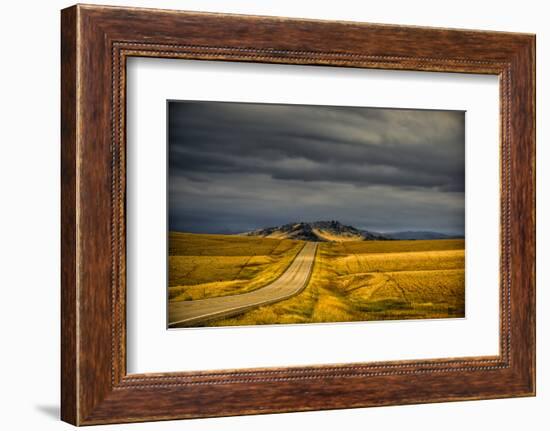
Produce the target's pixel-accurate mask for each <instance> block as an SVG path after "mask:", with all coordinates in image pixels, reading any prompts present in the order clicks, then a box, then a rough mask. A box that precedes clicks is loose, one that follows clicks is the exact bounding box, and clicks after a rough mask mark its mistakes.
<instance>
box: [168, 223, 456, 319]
mask: <svg viewBox="0 0 550 431" xmlns="http://www.w3.org/2000/svg"><path fill="white" fill-rule="evenodd" d="M302 245H303V242H301V241H295V240H288V239H271V238H263V239H262V238H255V237H239V236H229V235H194V234H182V233H171V234H170V246H169V247H170V253H169V254H170V256H169V259H170V263H169V265H170V267H169V298H170V300H174V301H182V300H194V299H202V298H207V297H213V296H222V295H231V294H236V293H243V292H247V291H251V290H253V289H257V288H259V287H262V286H265V285H266V284H268V283H270V282H271V281H273V280H274V279H276V278H277V277H278V276H279V275H280V274H282V273H283V272H284V270H285V269H286V268H287V267H288V265H289V264H290V263H291V261H292V259H293V258H294V256H295V255H296V254H297V253H298V251H299V250H300V249H301V247H302ZM464 286H465V285H464V240H417V241H347V242H339V243H336V242H325V243H320V244H319V250H318V252H317V257H316V260H315V264H314V267H313V274H312V276H311V279H310V281H309V284H308V285H307V287H306V288H305V289H304V290H303V291H302V292H301V293H300V294H298V295H296V296H294V297H292V298H290V299H287V300H284V301H281V302H278V303H275V304H272V305H266V306H262V307H258V308H256V309H253V310H251V311H248V312H245V313H243V314H241V315H238V316H236V317H232V318H227V319H222V320H217V321H212V322H210V323H207V324H206V325H207V326H232V325H258V324H291V323H319V322H350V321H366V320H392V319H393V320H396V319H427V318H450V317H463V316H464Z"/></svg>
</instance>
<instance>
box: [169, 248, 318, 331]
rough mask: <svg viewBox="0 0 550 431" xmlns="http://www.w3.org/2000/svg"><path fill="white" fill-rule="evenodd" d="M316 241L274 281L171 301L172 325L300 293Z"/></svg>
mask: <svg viewBox="0 0 550 431" xmlns="http://www.w3.org/2000/svg"><path fill="white" fill-rule="evenodd" d="M316 251H317V243H315V242H307V243H306V244H305V245H304V248H302V250H300V252H299V253H298V255H297V256H296V257H295V258H294V260H293V261H292V263H291V264H290V266H289V267H288V268H287V270H286V271H285V272H284V273H283V274H281V276H280V277H279V278H277V279H276V280H275V281H273V282H272V283H270V284H268V285H267V286H264V287H262V288H260V289H257V290H254V291H252V292H248V293H242V294H240V295H230V296H220V297H215V298H207V299H199V300H196V301H172V302H170V303H169V307H168V311H169V324H168V326H169V327H172V328H177V327H185V326H188V325H196V324H199V323H204V322H207V321H210V320H214V319H220V318H226V317H231V316H235V315H237V314H240V313H243V312H245V311H248V310H251V309H253V308H256V307H259V306H261V305H267V304H272V303H274V302H278V301H282V300H283V299H287V298H290V297H291V296H294V295H296V294H297V293H300V292H301V291H302V290H303V289H304V288H305V287H306V285H307V283H308V281H309V278H310V276H311V272H312V270H313V262H314V261H315V253H316Z"/></svg>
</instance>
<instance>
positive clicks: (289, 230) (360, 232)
mask: <svg viewBox="0 0 550 431" xmlns="http://www.w3.org/2000/svg"><path fill="white" fill-rule="evenodd" d="M240 235H244V236H258V237H261V238H277V239H297V240H302V241H314V242H345V241H372V240H398V239H409V240H414V239H451V238H459V237H457V236H452V235H447V234H442V233H438V232H431V231H420V232H416V231H403V232H394V233H379V232H373V231H369V230H364V229H357V228H355V227H353V226H349V225H345V224H342V223H340V222H339V221H336V220H330V221H315V222H296V223H288V224H285V225H281V226H273V227H267V228H263V229H256V230H253V231H250V232H244V233H241V234H240Z"/></svg>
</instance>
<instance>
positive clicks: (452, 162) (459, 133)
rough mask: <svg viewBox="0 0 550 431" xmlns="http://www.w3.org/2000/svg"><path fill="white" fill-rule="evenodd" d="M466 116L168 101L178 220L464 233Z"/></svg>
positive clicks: (233, 227) (216, 228)
mask: <svg viewBox="0 0 550 431" xmlns="http://www.w3.org/2000/svg"><path fill="white" fill-rule="evenodd" d="M464 143H465V142H464V112H462V111H430V110H407V109H381V108H360V107H357V108H356V107H333V106H305V105H274V104H255V103H254V104H247V103H224V102H174V101H171V102H169V104H168V145H169V148H168V150H169V173H168V175H169V187H168V194H169V195H168V201H169V207H168V208H169V210H168V212H169V228H170V230H179V231H186V232H200V233H236V232H245V231H248V230H252V229H257V228H262V227H268V226H275V225H281V224H286V223H290V222H295V221H316V220H338V221H340V222H342V223H344V224H349V225H353V226H355V227H357V228H361V229H368V230H374V231H380V232H389V231H400V230H432V231H438V232H443V233H455V234H463V233H464V147H465V145H464Z"/></svg>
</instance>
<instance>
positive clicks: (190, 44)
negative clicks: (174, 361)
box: [62, 6, 535, 425]
mask: <svg viewBox="0 0 550 431" xmlns="http://www.w3.org/2000/svg"><path fill="white" fill-rule="evenodd" d="M129 56H148V57H166V58H185V59H199V60H205V61H208V60H224V61H243V62H263V63H285V64H302V65H313V66H314V65H332V66H342V67H362V68H379V69H402V70H426V71H445V72H464V73H485V74H495V75H499V76H500V88H501V95H500V104H501V213H502V215H501V220H500V224H501V256H502V258H501V283H500V284H501V285H500V289H501V308H500V316H501V328H500V332H501V343H500V346H501V348H500V354H499V356H497V357H483V358H474V357H471V358H470V357H469V358H442V359H440V360H437V359H434V360H425V361H405V362H403V361H402V362H382V363H365V364H340V365H330V366H310V367H293V368H268V369H247V370H224V371H216V372H214V371H208V370H205V371H204V372H186V373H158V374H142V375H127V374H126V365H125V364H126V357H125V355H126V351H125V334H126V327H125V295H126V285H125V283H126V267H125V265H126V261H125V247H126V244H125V193H126V184H125V181H126V174H125V172H126V171H125V154H126V139H125V129H126V127H125V121H126V120H125V117H126V112H125V100H126V70H125V66H126V59H127V58H128V57H129ZM534 64H535V37H534V36H533V35H525V34H512V33H498V32H480V31H466V30H460V31H459V30H448V29H432V28H421V27H402V26H388V25H374V24H360V23H349V22H329V21H311V20H294V19H285V18H273V17H251V16H240V15H219V14H203V13H188V12H177V11H162V10H146V9H131V8H117V7H100V6H74V7H72V8H69V9H65V10H64V11H63V12H62V88H63V89H62V195H63V196H62V340H63V341H62V418H63V420H65V421H67V422H70V423H73V424H77V425H86V424H98V423H111V422H135V421H144V420H161V419H175V418H188V417H207V416H222V415H238V414H253V413H272V412H286V411H301V410H302V411H305V410H316V409H330V408H351V407H365V406H378V405H390V404H411V403H421V402H441V401H448V400H467V399H480V398H502V397H510V396H528V395H533V394H534V391H535V290H534V289H535V256H534V254H535V180H534V178H535V174H534V168H535V142H534V139H535V138H534V121H535V112H534V97H535V87H534V84H535V78H534V70H535V68H534ZM496 222H498V221H497V220H495V223H496Z"/></svg>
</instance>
